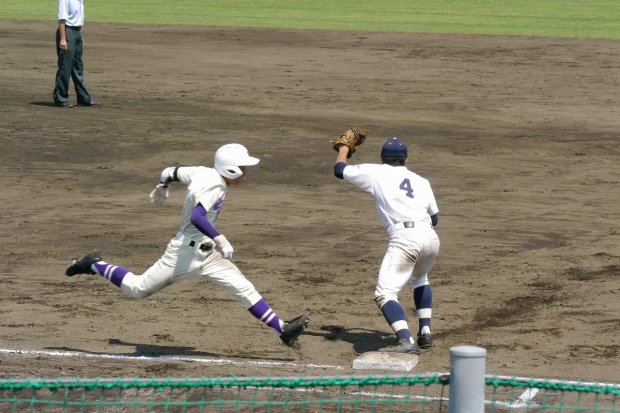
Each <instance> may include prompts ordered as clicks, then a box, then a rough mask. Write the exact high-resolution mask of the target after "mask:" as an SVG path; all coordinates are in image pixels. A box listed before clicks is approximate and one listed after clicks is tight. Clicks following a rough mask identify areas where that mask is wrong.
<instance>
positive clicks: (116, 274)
mask: <svg viewBox="0 0 620 413" xmlns="http://www.w3.org/2000/svg"><path fill="white" fill-rule="evenodd" d="M92 267H94V268H93V269H94V270H95V272H96V273H97V274H99V275H101V276H102V277H103V278H105V279H106V280H109V281H110V282H111V283H112V284H114V285H116V286H117V287H119V288H120V287H121V284H122V283H123V278H125V275H127V273H128V272H129V270H127V269H125V268H123V267H119V266H117V265H112V264H108V263H107V262H105V261H98V262H95V263H93V265H92Z"/></svg>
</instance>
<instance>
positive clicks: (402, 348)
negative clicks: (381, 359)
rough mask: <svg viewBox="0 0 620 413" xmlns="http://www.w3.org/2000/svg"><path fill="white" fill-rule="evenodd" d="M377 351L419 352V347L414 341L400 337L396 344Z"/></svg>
mask: <svg viewBox="0 0 620 413" xmlns="http://www.w3.org/2000/svg"><path fill="white" fill-rule="evenodd" d="M379 351H380V352H382V353H402V354H420V347H418V345H417V344H416V343H412V342H410V341H409V340H406V339H404V338H402V339H400V340H398V344H397V345H395V346H390V347H384V348H382V349H381V350H379Z"/></svg>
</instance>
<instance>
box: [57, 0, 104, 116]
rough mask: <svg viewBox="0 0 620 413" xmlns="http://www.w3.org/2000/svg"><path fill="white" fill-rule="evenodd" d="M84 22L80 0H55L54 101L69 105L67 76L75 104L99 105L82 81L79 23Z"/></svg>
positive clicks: (81, 1)
mask: <svg viewBox="0 0 620 413" xmlns="http://www.w3.org/2000/svg"><path fill="white" fill-rule="evenodd" d="M83 25H84V1H83V0H58V29H57V30H56V54H57V55H58V70H57V71H56V85H55V87H54V105H55V106H59V107H70V106H71V104H70V103H69V78H71V79H73V86H74V87H75V93H76V95H77V104H78V106H99V104H97V103H95V102H94V101H93V100H92V99H91V97H90V94H89V93H88V90H86V86H85V85H84V64H83V63H82V48H83V42H82V31H81V30H82V26H83Z"/></svg>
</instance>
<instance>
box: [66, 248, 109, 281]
mask: <svg viewBox="0 0 620 413" xmlns="http://www.w3.org/2000/svg"><path fill="white" fill-rule="evenodd" d="M97 261H101V253H100V252H99V250H92V251H91V252H89V253H88V254H86V255H84V256H83V257H82V258H80V259H79V260H75V261H73V262H72V263H71V264H70V265H69V266H68V267H67V269H66V270H65V274H67V275H68V276H69V277H73V276H74V275H75V274H95V272H93V270H91V268H90V266H91V265H93V263H94V262H97Z"/></svg>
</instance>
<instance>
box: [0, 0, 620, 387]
mask: <svg viewBox="0 0 620 413" xmlns="http://www.w3.org/2000/svg"><path fill="white" fill-rule="evenodd" d="M47 3H49V2H47ZM47 3H46V5H45V7H46V8H47V9H45V10H44V11H42V10H41V9H40V8H39V9H38V12H37V13H32V16H33V18H31V19H28V18H27V17H28V16H29V14H28V13H29V12H31V10H30V11H29V10H26V11H24V10H18V8H17V7H16V6H6V10H5V11H4V12H0V13H6V15H3V14H0V38H2V42H3V44H2V47H1V48H0V73H1V74H2V75H1V76H0V90H1V91H2V99H1V100H0V146H1V149H0V154H1V155H0V159H1V164H0V168H1V174H0V187H1V188H2V191H1V195H0V199H1V200H2V202H1V203H0V209H1V212H2V213H1V215H0V223H1V224H0V225H1V230H2V237H0V282H1V283H2V286H3V287H2V288H1V289H0V303H1V306H0V308H1V310H0V326H1V328H0V375H1V376H2V377H4V378H11V377H30V376H35V377H57V376H69V377H75V376H85V377H117V376H130V377H134V376H147V377H150V376H161V377H167V376H175V377H186V376H222V375H224V376H226V375H231V374H234V375H237V376H248V375H260V376H270V375H286V376H295V375H323V374H325V375H330V374H348V373H353V372H355V373H359V371H353V370H352V369H351V362H352V360H353V359H354V358H355V357H356V356H358V355H360V354H362V353H365V352H368V351H372V350H377V349H378V348H380V347H383V346H386V345H389V344H392V343H393V338H392V333H391V331H390V330H389V328H388V326H387V324H386V323H385V320H384V319H383V317H382V315H381V313H380V312H379V310H378V309H377V307H376V306H375V304H374V302H373V292H374V284H375V278H376V273H377V271H378V268H379V264H380V262H381V259H382V256H383V253H384V252H385V247H386V242H387V237H386V233H385V230H384V229H383V228H382V227H381V226H380V224H379V221H378V218H377V216H376V212H375V209H374V203H373V200H372V199H371V197H370V196H369V195H368V194H366V193H363V192H361V191H358V190H356V189H354V187H353V186H351V185H349V184H347V183H346V182H343V181H341V180H337V179H335V178H334V176H333V172H332V165H333V161H334V159H335V155H336V152H335V151H334V150H333V149H332V148H331V146H330V144H329V141H330V139H332V138H333V137H334V136H335V135H337V134H339V133H341V132H342V131H344V130H345V129H347V128H349V127H352V126H360V127H364V128H365V129H366V130H367V133H368V137H367V140H366V143H364V145H363V146H361V147H360V148H359V149H358V150H357V152H356V153H355V155H354V157H353V159H352V161H353V162H377V161H378V160H379V149H380V147H381V144H382V142H383V141H384V139H385V138H387V137H390V136H398V137H400V138H401V139H403V140H404V141H406V142H407V143H408V144H409V148H410V157H409V161H410V167H411V168H412V169H413V170H415V171H417V172H419V173H420V174H421V175H423V176H425V177H426V178H428V179H429V180H430V181H431V183H432V185H433V188H434V191H435V196H436V198H437V202H438V205H439V209H440V216H441V220H440V224H439V226H438V228H437V232H438V234H439V237H440V240H441V242H442V246H441V253H440V257H439V260H438V262H437V265H436V267H435V269H434V271H433V272H432V273H431V274H430V275H429V279H430V282H431V284H432V286H433V292H434V308H433V333H434V334H433V335H434V337H435V345H434V346H433V348H432V349H430V350H426V351H423V353H422V354H421V356H420V361H419V364H418V366H417V368H416V372H445V371H448V370H449V362H450V360H449V349H450V347H452V346H455V345H459V344H473V345H477V346H481V347H484V348H486V349H487V351H488V357H487V372H488V373H489V374H501V375H518V376H527V377H541V378H560V379H570V380H593V381H612V382H619V381H620V373H619V372H620V335H619V334H618V331H620V215H619V213H618V211H619V207H618V202H619V200H620V180H619V176H620V145H619V142H620V109H619V108H620V97H619V96H620V93H619V92H620V42H619V36H618V34H617V32H616V31H615V30H617V27H619V26H618V25H614V24H613V22H614V21H615V22H616V23H617V21H618V19H617V16H618V10H617V8H618V7H617V6H615V3H609V2H604V1H601V2H598V3H600V4H599V5H600V6H601V7H603V9H604V10H606V11H607V12H605V13H601V8H597V7H595V5H596V3H597V2H570V1H567V2H559V1H558V2H540V3H547V4H555V5H556V6H557V5H558V4H561V3H564V4H565V5H566V4H568V5H570V7H564V8H562V10H564V11H565V12H566V13H569V14H570V15H571V16H573V20H571V19H570V18H568V17H566V18H564V17H562V16H561V15H559V14H558V16H559V17H558V18H557V19H555V20H553V19H551V20H545V21H546V22H549V23H548V25H547V26H545V27H546V30H547V31H549V30H550V31H551V34H550V33H539V32H536V31H531V30H524V31H523V32H520V33H517V32H509V33H506V32H502V31H501V30H500V29H502V27H504V28H505V27H507V26H502V25H499V29H493V30H491V31H490V32H489V31H484V30H483V29H484V28H485V27H492V26H494V24H491V23H488V24H486V25H485V24H483V23H481V21H482V20H481V18H476V19H473V18H471V16H470V18H466V17H467V16H466V15H465V14H458V13H457V12H458V11H459V10H462V9H461V8H459V7H456V8H453V9H452V10H453V11H454V13H457V15H458V16H459V18H458V19H457V20H458V21H460V22H463V23H462V24H461V25H460V26H458V30H456V29H455V30H448V29H446V30H432V29H427V30H415V28H416V27H417V28H422V29H424V27H426V26H424V25H423V24H422V22H420V23H419V25H416V24H413V26H412V23H411V22H405V23H403V25H402V27H399V30H396V31H389V30H388V29H389V22H390V20H389V18H390V16H391V18H394V16H393V15H389V13H387V12H385V11H380V12H378V14H377V16H379V17H382V18H380V19H377V20H378V21H381V22H385V21H387V23H385V24H386V25H387V26H378V27H372V24H374V23H368V25H371V26H368V28H370V29H372V31H368V30H364V28H365V26H364V24H356V25H348V24H347V25H344V30H335V29H336V27H331V26H320V25H315V26H314V28H312V27H307V26H305V23H303V22H304V21H306V20H312V19H314V20H315V21H324V20H322V19H320V17H316V16H317V15H318V16H320V15H321V13H320V10H319V12H317V10H316V7H318V6H316V7H315V9H314V11H313V13H314V14H313V13H310V12H309V14H303V13H301V14H295V16H297V17H291V16H287V15H284V16H282V15H281V14H278V12H277V10H276V11H273V10H272V12H273V13H268V12H257V13H255V14H253V15H252V20H253V21H255V22H263V20H265V21H270V26H269V27H260V26H261V24H254V25H253V24H250V23H247V22H245V23H244V22H239V21H237V20H234V19H233V20H226V19H230V18H232V17H234V16H235V15H237V16H239V15H240V14H241V13H242V12H243V9H242V8H241V5H240V4H241V3H243V2H230V4H235V5H236V6H235V7H239V9H238V10H237V11H238V13H237V14H235V13H234V11H235V10H232V11H230V10H229V11H228V15H226V16H223V17H221V19H222V20H220V21H222V22H230V23H229V24H217V22H214V21H211V20H207V19H205V24H206V25H199V24H198V22H196V21H195V20H194V17H192V16H193V13H189V12H185V13H184V14H182V16H181V17H183V16H186V20H177V18H178V19H180V17H179V16H180V15H177V14H176V12H175V10H173V9H167V14H168V19H167V20H166V21H163V20H165V19H162V21H160V20H153V21H144V20H140V19H138V18H137V17H134V20H131V19H129V18H127V19H128V20H125V15H123V14H120V16H121V17H123V19H119V20H117V21H109V20H108V17H107V15H106V14H105V13H104V12H105V11H104V10H102V9H101V3H103V2H100V4H96V2H94V1H91V2H88V1H87V2H86V14H87V22H88V23H87V24H86V26H85V27H84V30H83V35H84V38H85V42H86V44H85V55H84V60H85V66H86V67H85V74H86V84H87V85H88V87H89V90H90V92H91V94H92V95H93V98H94V99H95V100H96V101H98V102H100V103H102V105H103V106H101V107H98V108H86V107H74V108H57V107H54V106H53V105H52V89H53V85H54V74H55V69H56V66H55V65H56V55H55V49H54V31H55V28H56V23H55V10H54V7H53V5H52V6H50V5H49V4H47ZM53 3H54V2H53ZM89 3H90V4H89ZM147 3H148V4H153V3H155V2H145V4H147ZM169 3H170V2H169ZM188 3H189V2H187V3H184V2H179V3H177V4H185V5H187V4H188ZM259 3H260V2H259ZM264 3H265V4H267V3H269V4H277V3H278V2H264ZM313 3H314V4H315V5H316V4H319V3H316V2H313ZM401 3H402V2H401ZM414 3H415V2H414ZM462 3H465V2H462ZM470 3H474V4H483V3H484V2H470ZM493 3H500V4H501V3H503V2H493ZM16 4H17V3H16ZM19 4H21V5H22V6H23V7H25V5H26V6H27V5H30V6H34V5H37V6H40V5H41V2H38V1H24V2H20V3H19ZM110 4H111V5H113V4H114V2H110ZM213 4H214V5H220V8H219V9H217V10H220V12H221V13H224V14H225V11H226V8H225V7H223V6H221V4H223V2H213ZM300 4H301V2H300ZM321 4H322V3H321ZM343 4H347V2H343ZM364 4H366V3H364ZM416 4H417V3H416ZM455 4H461V2H455ZM588 4H589V5H590V6H591V7H587V5H588ZM319 5H320V4H319ZM3 7H4V5H3ZM89 7H92V8H89ZM580 7H581V8H580ZM604 7H607V9H605V8H604ZM558 9H559V8H558ZM89 10H92V18H91V19H90V20H89V18H88V17H89V16H91V14H89V13H91V11H89ZM344 10H345V11H347V10H348V9H347V8H346V7H345V9H344ZM446 10H449V9H446ZM476 10H478V14H477V16H484V13H482V10H483V9H482V8H478V9H476ZM588 10H590V11H591V12H592V15H588ZM311 11H312V10H311ZM349 11H350V10H349ZM551 11H552V9H551V10H546V11H545V10H540V13H541V14H542V15H545V16H547V15H554V14H553V13H551ZM279 12H280V13H284V12H283V11H282V10H280V11H279ZM289 12H290V11H289ZM366 12H367V13H369V12H372V10H370V11H368V10H366ZM509 12H510V10H503V11H501V12H497V13H488V14H490V15H495V16H499V15H504V16H507V15H510V13H509ZM20 13H21V14H20ZM339 13H341V12H340V11H338V10H335V11H334V14H336V15H340V14H339ZM463 13H464V12H463ZM513 13H514V11H513ZM161 14H162V15H164V17H166V16H165V15H166V13H161ZM135 15H136V16H138V15H144V12H142V13H135ZM404 15H406V13H403V14H402V15H401V16H400V17H401V18H403V16H404ZM408 15H410V16H411V19H415V18H418V17H414V16H418V15H422V16H426V22H427V24H428V27H435V28H438V27H444V26H441V24H439V23H437V24H436V25H435V24H432V19H430V16H434V18H438V16H439V17H441V16H443V17H444V18H443V20H444V21H445V20H446V19H445V16H450V13H448V12H447V11H444V12H443V14H441V13H440V12H437V13H434V12H431V11H429V12H427V13H419V14H418V13H413V12H412V13H409V14H408ZM20 16H21V17H20ZM171 16H172V17H171ZM230 16H232V17H230ZM261 16H262V17H263V20H261ZM304 16H305V17H306V19H305V20H304V18H303V17H304ZM347 16H349V18H350V19H351V20H353V21H358V22H364V21H368V22H374V19H372V18H369V17H368V16H367V15H366V17H364V16H360V17H357V18H356V16H355V14H354V13H352V12H351V13H349V14H348V15H347ZM575 16H579V18H576V17H575ZM173 17H174V18H173ZM517 17H519V16H517ZM294 18H298V19H299V22H300V23H298V24H296V25H293V27H283V26H282V25H280V24H278V23H277V22H275V23H274V22H273V21H271V20H269V19H275V20H278V19H279V21H287V22H290V21H291V19H294ZM343 18H344V17H343ZM364 18H365V19H366V20H364ZM597 18H599V19H600V21H599V22H600V24H596V22H597V20H596V19H597ZM607 18H608V19H610V20H611V23H609V22H608V20H607ZM98 19H99V20H98ZM356 19H357V20H356ZM429 19H430V20H431V21H430V22H429ZM614 19H615V20H614ZM490 20H491V21H495V22H496V20H494V19H490ZM472 21H473V23H472ZM512 21H513V22H514V23H515V24H514V25H513V26H514V27H513V26H510V27H513V28H515V27H516V28H517V29H518V28H519V24H520V23H519V22H521V24H523V25H525V26H523V27H525V29H527V28H535V27H536V26H537V25H536V19H532V18H531V16H530V19H520V18H515V19H512ZM562 21H564V26H563V25H562ZM524 22H526V23H527V24H526V23H524ZM566 22H570V24H566ZM138 23H139V24H138ZM445 24H446V25H447V23H445ZM571 25H572V26H573V28H575V27H578V28H583V30H582V31H583V32H584V33H585V34H584V33H572V34H571V33H567V30H568V29H567V27H571ZM539 26H540V25H539ZM556 26H557V27H556ZM480 27H482V28H480ZM562 27H564V30H565V31H564V32H562V31H561V30H560V28H562ZM587 27H591V28H595V27H596V28H598V29H600V30H601V31H603V32H604V33H599V32H595V29H592V30H589V29H588V28H587ZM605 27H607V29H604V28H605ZM466 28H470V29H471V30H466ZM614 28H615V29H614ZM442 31H443V32H442ZM578 31H579V30H578ZM593 33H594V34H593ZM491 34H492V35H491ZM70 96H71V99H72V100H74V99H75V94H74V93H73V90H71V95H70ZM229 142H238V143H242V144H244V145H246V146H247V147H248V148H249V149H250V152H251V153H253V154H254V155H256V156H258V157H259V158H260V159H261V162H260V164H259V165H258V166H256V167H253V168H251V169H249V174H248V180H247V181H246V182H244V183H243V184H242V185H240V186H238V187H234V188H232V189H231V191H230V193H229V196H228V198H227V202H226V205H225V209H224V210H223V211H222V213H221V214H220V217H219V219H218V229H219V230H220V231H221V232H222V233H224V234H225V235H226V236H227V238H228V239H229V240H230V242H231V243H232V244H233V246H234V247H235V258H234V261H235V263H236V264H237V265H238V266H239V267H240V268H241V269H242V271H243V272H244V273H245V274H246V275H247V277H248V278H249V279H250V280H252V281H253V282H254V284H255V285H256V286H257V288H258V290H259V291H260V292H261V293H262V294H263V295H264V297H265V299H266V300H267V301H268V302H269V303H270V304H271V305H272V306H273V307H274V309H275V310H276V311H277V312H278V313H279V314H280V315H281V316H282V317H283V318H292V317H294V316H296V315H298V314H300V313H301V312H302V311H303V310H304V309H306V308H308V309H310V310H311V311H312V312H313V317H312V321H311V324H310V326H309V328H308V330H307V332H306V333H305V334H304V335H303V336H302V337H301V346H300V348H298V349H291V348H288V347H285V346H283V345H282V344H281V343H280V341H279V340H278V338H277V336H276V335H275V334H274V333H272V332H271V331H269V330H268V329H267V328H265V327H264V326H263V325H262V324H260V323H258V322H257V321H256V320H255V319H254V318H252V317H251V316H250V315H249V314H248V313H247V312H246V311H245V310H244V309H243V308H242V307H241V306H240V305H239V304H238V303H237V302H236V301H234V300H233V299H232V298H231V297H229V296H228V295H227V294H226V293H225V292H224V291H222V290H220V289H218V288H216V287H214V286H213V285H210V284H209V283H208V282H207V281H203V280H190V281H187V282H185V283H181V284H176V285H173V286H171V287H169V288H167V289H165V290H163V291H161V292H160V293H158V294H156V295H154V296H151V297H149V298H145V299H142V300H134V299H129V298H126V297H125V296H123V295H122V294H121V293H120V292H119V291H118V289H116V287H114V286H113V285H111V284H110V283H109V282H107V281H105V280H102V279H100V277H95V276H92V277H91V276H78V277H73V278H68V277H66V276H65V275H64V270H65V267H66V265H67V264H68V263H69V262H70V260H71V258H73V257H76V256H80V255H82V254H83V253H85V252H87V251H89V250H90V249H92V248H94V247H98V248H100V249H101V250H102V252H103V256H104V258H105V259H106V260H108V261H109V262H111V263H115V264H119V265H123V266H125V267H127V268H128V269H129V270H131V271H133V272H135V273H141V272H142V271H144V270H145V269H146V268H148V267H149V266H150V265H151V264H152V263H153V262H154V261H155V260H157V259H158V258H159V256H160V255H161V254H162V253H163V251H164V249H165V246H166V243H167V242H168V240H169V238H170V237H171V236H172V235H173V234H174V233H175V232H176V229H177V225H178V219H179V215H180V209H181V206H182V202H183V196H184V188H182V187H173V189H172V191H171V197H170V199H169V200H168V202H167V204H166V205H164V206H163V207H155V206H154V205H152V204H151V203H149V201H148V194H149V192H150V191H151V189H152V188H153V186H154V185H155V184H156V183H157V181H158V176H159V173H160V171H161V169H162V168H164V167H166V166H172V165H202V164H204V165H207V166H210V165H211V163H212V159H213V154H214V151H215V150H216V149H217V148H218V147H219V146H220V145H222V144H225V143H229ZM401 301H402V303H403V304H404V306H405V307H406V308H407V310H408V314H409V316H410V324H411V325H412V326H415V325H416V324H417V321H416V318H415V312H414V310H413V298H412V296H411V293H410V291H408V290H404V291H403V294H402V295H401ZM374 373H376V372H374Z"/></svg>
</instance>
